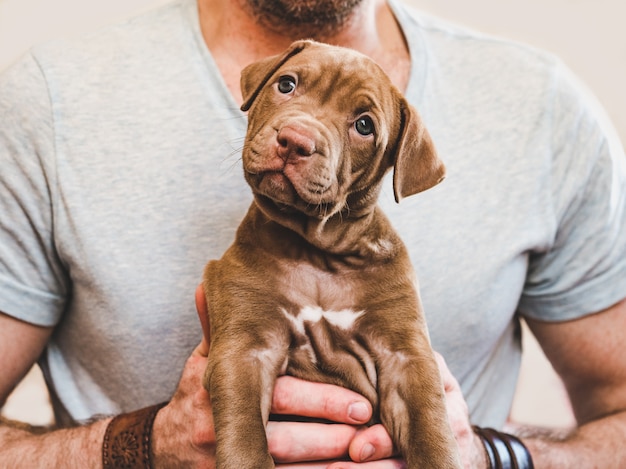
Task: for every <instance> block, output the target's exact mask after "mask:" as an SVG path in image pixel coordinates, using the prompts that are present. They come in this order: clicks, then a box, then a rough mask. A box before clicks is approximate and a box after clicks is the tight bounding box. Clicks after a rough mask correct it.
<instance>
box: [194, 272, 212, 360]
mask: <svg viewBox="0 0 626 469" xmlns="http://www.w3.org/2000/svg"><path fill="white" fill-rule="evenodd" d="M196 312H197V313H198V319H200V325H201V326H202V333H203V337H202V342H200V345H199V346H198V347H197V348H196V350H195V353H198V354H200V355H202V356H205V357H206V356H208V355H209V344H210V343H211V326H210V325H209V314H208V308H207V304H206V297H205V296H204V288H203V287H202V284H200V285H198V287H197V288H196Z"/></svg>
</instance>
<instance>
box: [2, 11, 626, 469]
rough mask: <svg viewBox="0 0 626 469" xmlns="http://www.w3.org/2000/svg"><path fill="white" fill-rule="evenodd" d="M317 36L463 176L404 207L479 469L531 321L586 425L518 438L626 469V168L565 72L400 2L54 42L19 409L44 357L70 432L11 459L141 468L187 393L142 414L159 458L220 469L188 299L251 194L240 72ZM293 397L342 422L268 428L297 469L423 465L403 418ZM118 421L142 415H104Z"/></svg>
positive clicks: (11, 363)
mask: <svg viewBox="0 0 626 469" xmlns="http://www.w3.org/2000/svg"><path fill="white" fill-rule="evenodd" d="M304 37H312V38H315V39H318V40H321V41H325V42H329V43H333V44H339V45H343V46H347V47H352V48H355V49H357V50H360V51H361V52H363V53H365V54H367V55H369V56H371V57H372V58H374V59H375V60H377V61H378V62H379V63H380V64H381V66H382V67H383V68H384V69H385V70H386V71H387V72H388V73H389V75H390V76H391V78H392V80H393V81H394V83H396V85H397V86H398V87H399V88H400V89H402V90H404V91H405V93H406V96H407V98H408V99H409V100H410V101H411V102H412V103H413V104H414V105H415V106H416V107H417V109H418V110H419V111H420V112H421V114H422V116H423V118H424V120H425V122H426V125H427V126H428V128H429V130H430V132H431V134H432V135H433V138H434V141H435V143H436V145H437V146H438V148H439V153H440V155H441V157H442V159H443V160H444V161H445V163H446V165H447V167H448V173H449V174H448V179H447V180H446V181H445V182H444V183H443V184H441V185H440V186H438V187H436V188H434V189H432V190H430V191H428V192H426V193H424V194H420V195H418V196H416V197H414V198H411V199H408V200H406V201H403V203H402V204H401V205H399V206H395V205H394V204H393V203H392V202H391V198H390V197H389V194H388V193H384V194H383V195H382V197H381V203H382V204H383V206H384V208H385V210H386V211H387V212H388V213H389V215H390V216H391V218H392V220H393V222H394V224H395V225H396V226H397V228H398V229H399V231H400V233H401V235H402V236H403V238H404V239H405V242H406V243H407V244H408V246H409V250H410V251H411V255H412V257H413V260H414V262H415V264H416V267H417V270H418V276H419V278H420V283H421V291H422V296H423V301H424V306H425V310H426V314H427V318H428V321H429V327H430V331H431V334H432V339H433V345H434V346H435V348H436V349H437V351H438V352H440V353H441V355H442V356H443V357H444V358H445V360H446V362H447V363H448V365H449V367H450V368H449V369H448V366H446V364H445V363H444V361H443V359H442V360H441V362H440V364H441V371H442V375H443V377H444V382H445V386H446V394H447V400H448V409H449V415H450V419H451V423H452V426H453V429H454V431H455V433H456V437H457V441H458V443H459V447H460V450H461V454H462V457H463V460H464V462H465V465H466V467H472V468H483V467H488V465H487V464H488V463H487V455H486V453H485V449H484V446H483V442H482V441H481V439H480V438H479V437H478V436H477V435H476V434H475V433H473V431H472V428H471V424H474V425H478V426H481V427H484V426H492V427H496V428H501V427H502V426H503V424H504V422H505V420H506V417H507V413H508V408H509V405H510V402H511V398H512V394H513V390H514V388H515V379H516V373H517V368H518V366H519V355H520V350H519V349H520V342H519V329H518V322H517V321H518V315H522V316H524V318H525V319H526V320H527V321H528V324H529V326H530V328H531V329H532V331H533V332H534V334H535V335H536V336H537V338H538V340H539V342H540V343H541V345H542V347H543V348H544V350H545V352H546V354H547V356H548V358H549V359H550V360H551V362H552V364H553V365H554V367H555V369H556V370H557V371H558V372H559V374H560V375H561V377H562V378H563V380H564V382H565V384H566V386H567V389H568V391H569V394H570V397H571V400H572V404H573V407H574V410H575V413H576V417H577V420H578V427H577V428H575V429H571V431H569V432H564V433H563V434H560V435H557V434H554V433H550V432H547V431H545V430H543V429H535V428H526V429H515V430H513V431H516V432H517V433H518V436H520V437H521V438H522V440H523V442H524V444H525V445H526V447H527V448H528V449H529V451H530V453H531V454H532V458H533V459H534V461H535V466H536V467H542V468H543V467H621V466H622V465H624V464H626V450H624V448H623V444H622V440H623V435H624V434H625V432H626V357H625V356H624V354H622V353H620V349H621V344H622V343H623V335H624V334H626V332H625V331H626V301H625V300H624V298H625V297H626V246H625V244H626V233H625V230H626V228H625V224H626V209H625V205H626V187H625V185H626V182H625V178H626V176H625V169H624V164H625V163H624V155H623V150H622V147H621V145H620V144H619V142H618V141H617V139H616V137H615V136H614V135H613V133H612V130H611V128H610V126H609V125H607V124H606V123H605V122H604V119H603V117H602V113H601V111H598V110H597V109H595V107H594V105H593V104H590V102H591V100H590V99H588V98H587V97H586V96H584V95H583V93H581V92H580V91H579V89H578V86H577V84H576V83H575V80H574V79H573V78H572V77H571V76H570V75H569V73H568V72H567V71H566V70H564V68H563V67H562V66H561V65H560V64H559V63H558V61H556V60H554V59H553V58H551V57H549V56H546V55H544V54H541V53H539V52H536V51H533V50H529V49H527V48H524V47H522V46H519V45H512V44H508V43H504V42H501V41H497V40H494V39H491V38H485V37H482V36H479V35H475V34H470V33H468V32H466V31H463V30H460V29H457V28H454V27H450V26H448V25H445V24H440V23H438V22H437V21H433V20H429V19H425V18H421V17H420V16H418V15H416V14H414V13H411V12H408V11H407V10H406V9H405V8H403V7H402V6H401V5H400V4H398V3H397V2H389V3H387V2H385V1H383V0H352V1H338V0H337V1H333V0H317V1H314V0H310V1H306V2H301V1H298V2H296V1H283V2H276V1H269V0H268V1H264V0H240V1H231V0H199V1H198V2H197V4H196V1H195V0H180V1H178V2H175V3H172V4H170V5H167V6H165V7H163V8H160V9H158V10H156V11H154V12H151V13H149V14H146V15H143V16H142V17H139V18H136V19H133V20H130V21H128V22H126V23H125V24H122V25H118V26H115V27H112V28H110V29H107V30H106V31H103V32H99V33H96V34H93V35H91V36H89V37H85V38H82V39H81V40H80V41H77V42H72V43H67V44H65V43H61V44H52V45H49V46H43V47H41V48H38V49H35V50H34V51H33V53H32V54H30V55H29V56H27V57H25V58H24V59H23V60H22V61H20V62H19V63H18V64H16V65H15V66H14V67H13V68H12V69H10V70H9V71H7V72H6V73H5V74H4V75H3V76H2V78H1V79H0V115H2V120H1V121H0V179H1V180H2V184H0V191H2V192H0V205H1V207H0V213H1V214H2V216H1V217H2V218H1V219H0V239H1V241H0V311H3V313H4V314H2V315H0V369H2V370H3V371H2V373H1V374H0V402H2V401H4V399H5V398H6V396H7V395H8V394H9V392H10V391H11V389H13V387H14V386H15V385H16V384H17V383H18V382H19V381H20V379H21V378H22V377H23V375H24V374H25V373H26V371H27V370H28V369H29V368H30V366H31V365H32V364H33V363H34V362H35V361H37V360H39V363H40V364H41V366H42V368H43V370H44V374H45V376H46V379H47V380H48V383H49V386H50V388H51V394H52V399H53V404H54V407H55V414H56V417H57V421H58V423H59V424H60V425H61V426H62V427H66V428H63V429H59V430H56V431H50V432H47V433H44V434H43V435H35V434H33V433H31V432H29V431H27V430H23V429H19V428H17V426H16V425H14V424H11V423H5V424H4V425H3V426H0V461H2V462H3V465H6V466H8V467H13V466H19V467H41V466H47V467H68V468H69V467H81V468H83V467H99V466H100V465H101V464H103V453H104V461H107V457H109V456H110V453H111V452H116V451H117V453H116V457H117V458H118V459H117V460H115V461H118V462H119V461H121V462H120V464H121V463H127V464H128V465H129V466H130V467H134V466H133V465H132V464H133V458H135V457H136V454H139V453H137V452H138V451H140V450H139V449H137V448H136V447H137V446H141V445H135V446H133V444H128V445H127V446H125V447H124V448H123V449H127V450H128V452H127V453H123V452H122V453H121V454H120V452H119V449H120V448H117V449H113V448H111V446H113V445H109V443H111V441H112V440H111V439H109V437H110V436H111V428H112V426H113V427H115V426H116V425H117V427H116V428H123V427H119V425H122V424H121V423H120V422H123V421H124V420H123V418H126V417H124V416H128V415H129V414H128V413H129V412H131V411H134V410H135V409H138V408H141V407H145V406H150V405H152V404H156V403H158V402H162V401H168V404H167V405H166V406H164V407H162V408H160V410H158V408H153V410H151V411H150V412H149V417H150V419H152V418H153V419H154V422H153V424H152V423H151V422H152V421H151V420H150V421H148V420H147V419H144V420H141V421H140V423H141V424H142V425H144V427H142V428H144V431H145V432H146V435H144V436H147V437H149V436H150V435H151V439H152V441H151V448H148V452H149V453H151V458H152V463H153V466H154V467H177V466H179V467H213V461H212V456H213V443H214V440H213V436H214V435H213V426H212V421H211V412H210V397H209V396H208V395H207V394H206V392H205V391H204V390H203V389H202V386H201V376H202V372H203V370H204V366H205V364H206V355H207V352H208V345H207V343H206V341H202V342H201V343H200V345H199V346H196V345H197V344H198V342H200V339H201V333H200V328H199V327H198V321H197V319H196V312H195V311H194V309H195V308H194V307H193V305H192V304H190V302H189V301H188V298H189V296H190V294H189V293H190V288H191V285H194V284H195V283H197V282H198V281H199V279H200V275H201V271H202V267H203V265H204V263H205V262H206V261H207V260H208V259H209V258H215V257H219V256H220V255H221V253H222V252H223V250H224V249H225V248H226V247H227V246H228V244H229V243H230V242H231V240H232V238H233V235H234V230H235V228H236V226H237V224H238V222H239V220H240V219H241V217H242V216H243V213H244V211H245V209H246V208H247V206H248V204H249V202H250V195H249V191H248V190H247V188H246V187H245V185H244V182H243V178H242V177H241V176H240V173H239V170H238V160H237V158H238V156H237V154H238V146H239V145H240V142H241V138H242V136H243V135H244V131H245V119H244V116H243V114H241V113H240V111H238V104H239V103H240V102H241V95H240V92H239V88H238V81H239V74H240V71H241V69H242V68H243V67H244V66H245V65H247V64H248V63H250V62H252V61H254V60H256V59H259V58H262V57H265V56H268V55H272V54H276V53H279V52H280V51H282V50H283V49H284V48H286V47H287V46H288V44H289V43H291V42H292V41H293V40H295V39H299V38H304ZM204 308H205V305H204V304H203V303H202V301H201V300H200V301H198V309H199V310H200V317H201V318H202V311H203V310H204ZM194 347H195V348H194ZM189 354H191V356H190V357H189V358H188V356H189ZM181 369H183V373H182V378H180V380H179V377H180V370H181ZM453 376H454V377H456V379H458V381H459V382H460V383H461V386H459V385H458V383H457V381H456V380H455V378H454V377H453ZM177 383H178V385H177ZM461 389H462V392H461ZM466 402H467V404H466ZM273 407H274V408H273V412H275V413H276V414H297V415H304V416H314V417H321V418H326V419H330V420H332V421H335V422H338V423H337V424H330V425H322V424H319V423H295V422H271V423H270V425H269V426H268V436H269V440H270V446H271V451H272V453H273V455H274V456H275V459H276V460H277V461H279V462H281V463H285V465H286V467H302V466H301V465H298V462H300V461H310V460H313V461H322V460H326V461H328V462H319V463H316V465H312V466H307V467H327V466H328V464H331V463H330V461H334V460H335V461H337V462H335V463H332V465H331V467H334V468H338V467H344V468H347V467H364V468H367V467H376V468H394V467H402V462H401V461H399V460H397V459H394V458H393V448H392V447H391V444H390V440H389V437H388V435H386V433H385V431H384V430H383V429H382V427H381V426H373V427H371V428H368V429H360V428H358V425H360V424H362V423H363V422H366V421H367V420H368V419H369V417H370V412H371V409H370V407H369V405H368V404H367V403H366V402H365V400H364V399H363V398H362V397H360V396H357V395H355V394H353V393H351V392H349V391H346V390H342V389H338V388H335V387H332V386H326V385H321V384H316V383H305V382H301V381H298V380H295V379H292V378H289V377H285V378H281V380H280V381H279V383H278V384H277V386H276V389H275V395H274V404H273ZM468 408H469V415H468ZM111 414H122V417H123V418H119V419H117V420H114V421H113V422H114V423H113V424H112V423H111V422H112V418H111V417H104V418H100V417H99V415H111ZM131 415H136V414H131ZM470 416H471V417H470ZM128 418H134V417H128ZM93 419H95V422H94V421H93ZM138 422H139V421H138ZM146 422H148V423H146ZM76 424H81V425H80V426H76ZM150 428H152V430H151V432H150ZM103 442H104V449H103ZM131 443H132V442H131ZM125 454H126V455H127V456H128V460H123V457H124V455H125ZM346 454H349V456H350V458H351V460H352V461H354V462H346V461H341V459H345V455H346ZM148 457H150V456H148ZM119 458H122V459H119ZM109 460H110V459H109ZM366 461H369V462H366ZM357 463H361V464H357Z"/></svg>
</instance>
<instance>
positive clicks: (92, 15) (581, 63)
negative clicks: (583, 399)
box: [0, 0, 626, 426]
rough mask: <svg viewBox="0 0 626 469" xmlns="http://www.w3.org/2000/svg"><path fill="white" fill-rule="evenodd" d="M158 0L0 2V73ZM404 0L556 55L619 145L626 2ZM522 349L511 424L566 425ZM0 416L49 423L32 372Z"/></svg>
mask: <svg viewBox="0 0 626 469" xmlns="http://www.w3.org/2000/svg"><path fill="white" fill-rule="evenodd" d="M165 1H166V0H107V1H98V0H0V70H1V69H3V68H5V67H7V66H9V64H10V63H11V62H13V61H14V60H16V59H17V57H19V56H20V55H21V54H22V53H23V52H24V51H26V50H27V49H28V48H29V47H30V46H31V45H33V44H36V43H39V42H41V41H44V40H46V39H49V38H53V37H59V36H67V35H76V34H80V33H81V32H85V31H90V30H93V29H94V28H99V27H102V26H104V25H106V24H108V23H110V22H112V21H115V20H118V19H121V18H124V17H126V16H128V15H130V14H133V13H136V12H139V11H141V10H144V9H146V8H150V7H152V6H154V5H158V4H160V3H164V2H165ZM405 1H406V3H408V4H411V5H413V6H416V7H418V8H421V9H423V10H425V11H427V12H430V13H432V14H436V15H439V16H442V17H445V18H447V19H449V20H451V21H453V22H457V23H461V24H465V25H468V26H470V27H472V28H475V29H480V30H483V31H485V32H488V33H491V34H495V35H499V36H504V37H509V38H512V39H515V40H520V41H523V42H527V43H529V44H532V45H534V46H537V47H541V48H544V49H547V50H550V51H552V52H554V53H556V54H557V55H559V56H561V57H562V58H563V59H564V60H565V62H566V63H567V64H568V65H569V66H570V67H571V68H572V69H573V70H574V71H575V72H576V73H577V74H578V75H579V76H580V77H581V78H582V79H583V81H584V82H586V84H587V85H588V86H589V87H590V88H591V89H592V91H593V92H594V93H595V94H596V96H597V97H598V98H599V100H600V102H601V103H602V104H603V105H604V107H605V108H606V109H607V112H608V114H609V116H610V117H611V119H612V120H613V122H614V123H615V125H616V128H617V130H618V132H619V133H620V135H621V138H622V141H626V33H625V32H624V29H623V28H624V18H626V2H622V1H621V0H474V1H469V0H405ZM0 118H1V116H0ZM525 332H527V331H525ZM524 347H525V353H524V363H523V367H522V375H521V378H520V385H519V391H518V396H517V398H516V401H515V404H514V407H513V412H512V415H513V417H514V419H516V420H520V421H524V422H528V423H538V424H544V425H549V426H560V425H567V424H570V423H571V422H572V417H571V414H570V412H569V408H568V405H567V400H566V398H565V397H564V394H563V390H562V388H561V386H560V382H559V380H558V378H557V377H556V376H555V375H554V372H553V371H552V369H551V367H550V365H549V364H547V363H546V361H545V358H544V357H543V355H542V354H541V351H540V350H539V348H538V347H537V345H536V343H535V342H534V340H533V339H532V337H530V334H528V333H525V334H524ZM3 413H5V414H6V415H8V416H10V417H13V418H18V419H23V420H26V421H29V422H31V423H36V424H40V423H46V422H49V421H50V419H51V413H50V409H49V406H48V402H47V396H46V394H45V392H43V389H42V385H41V376H40V374H39V373H38V372H37V370H35V371H33V372H32V373H31V374H30V375H29V376H28V378H27V379H26V380H25V382H24V383H23V384H22V385H21V386H20V387H19V388H18V390H16V392H15V393H14V394H13V395H12V396H11V398H10V399H9V402H8V403H7V405H6V406H5V408H4V409H3Z"/></svg>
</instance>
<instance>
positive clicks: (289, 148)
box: [276, 126, 315, 161]
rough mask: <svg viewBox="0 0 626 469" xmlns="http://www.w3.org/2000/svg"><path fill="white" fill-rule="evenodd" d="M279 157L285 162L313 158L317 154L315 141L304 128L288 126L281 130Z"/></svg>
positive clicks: (278, 137)
mask: <svg viewBox="0 0 626 469" xmlns="http://www.w3.org/2000/svg"><path fill="white" fill-rule="evenodd" d="M276 140H277V141H278V156H280V157H281V158H282V159H283V160H285V161H287V160H289V159H297V158H302V157H307V156H311V155H312V154H313V153H315V139H314V138H313V136H312V135H311V134H310V133H309V132H307V131H306V130H305V129H303V128H299V127H292V126H286V127H283V128H282V129H280V130H279V132H278V135H277V136H276Z"/></svg>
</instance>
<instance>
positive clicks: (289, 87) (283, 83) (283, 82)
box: [278, 75, 296, 94]
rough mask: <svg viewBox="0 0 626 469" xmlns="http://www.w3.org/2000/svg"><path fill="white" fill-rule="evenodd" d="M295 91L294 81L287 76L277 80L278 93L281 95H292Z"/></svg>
mask: <svg viewBox="0 0 626 469" xmlns="http://www.w3.org/2000/svg"><path fill="white" fill-rule="evenodd" d="M295 89H296V79H295V78H294V77H290V76H288V75H283V76H282V77H280V78H279V79H278V91H280V92H281V93H283V94H289V93H292V92H293V90H295Z"/></svg>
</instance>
